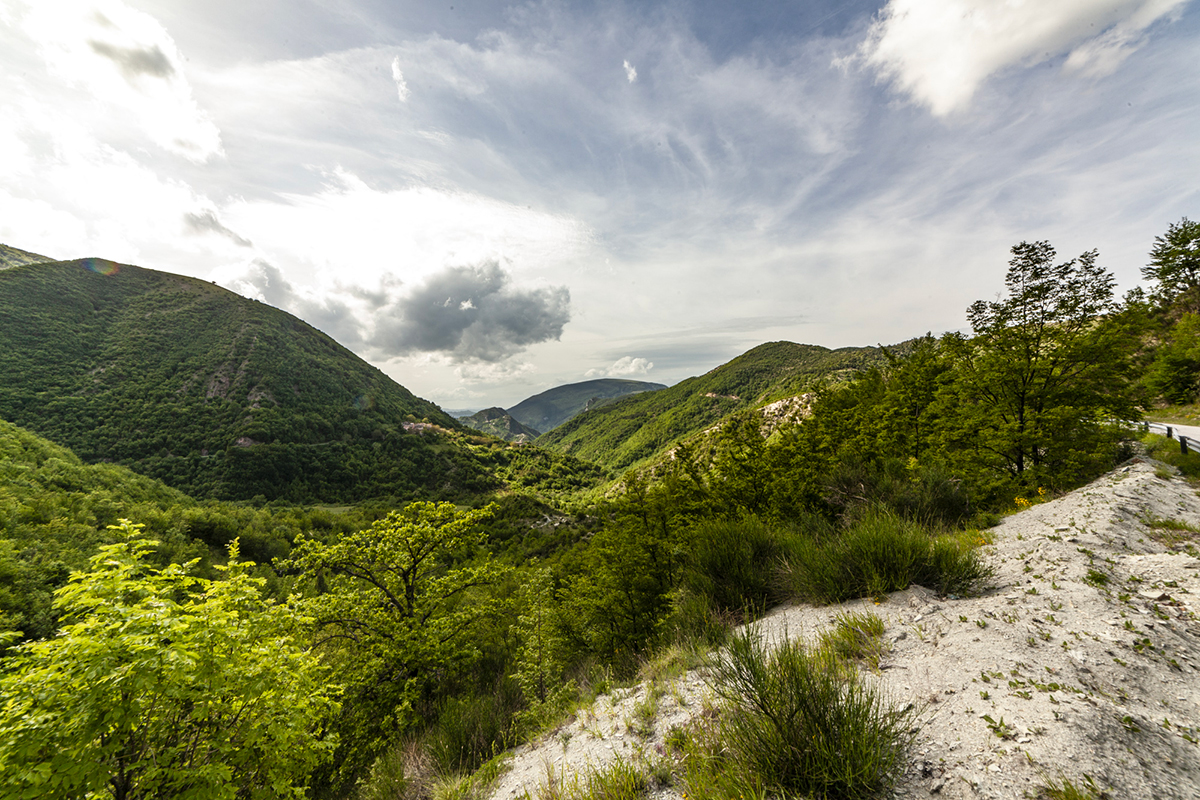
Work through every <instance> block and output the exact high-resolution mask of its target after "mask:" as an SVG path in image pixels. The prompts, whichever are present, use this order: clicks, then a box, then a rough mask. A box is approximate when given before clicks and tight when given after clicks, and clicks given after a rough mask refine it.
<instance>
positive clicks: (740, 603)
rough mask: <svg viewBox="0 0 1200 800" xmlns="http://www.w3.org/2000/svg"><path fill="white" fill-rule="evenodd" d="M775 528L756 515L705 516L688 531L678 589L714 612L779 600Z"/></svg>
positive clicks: (780, 547) (750, 608)
mask: <svg viewBox="0 0 1200 800" xmlns="http://www.w3.org/2000/svg"><path fill="white" fill-rule="evenodd" d="M782 555H783V543H782V541H781V536H780V532H779V531H778V530H777V529H776V528H775V527H773V526H771V525H768V524H767V523H766V522H764V521H762V520H760V519H758V518H757V517H744V518H742V519H737V520H730V519H708V520H704V521H702V522H700V523H699V524H698V525H697V526H696V528H695V530H693V531H692V534H691V538H690V541H689V552H688V555H687V562H686V566H685V567H684V571H683V581H682V582H683V588H684V589H685V590H686V591H688V592H691V593H692V594H694V595H697V596H699V597H703V598H704V599H705V600H706V601H707V603H708V605H709V606H710V607H711V608H713V609H714V610H716V611H717V612H723V613H743V612H746V611H747V610H748V611H750V612H754V611H761V610H762V609H763V608H766V607H767V606H769V605H771V604H772V603H773V602H775V601H777V600H780V599H782V592H781V591H780V586H779V581H778V578H777V576H776V574H775V570H774V565H775V564H776V562H778V561H779V559H780V558H781V557H782Z"/></svg>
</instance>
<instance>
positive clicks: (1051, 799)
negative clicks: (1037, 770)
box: [1038, 773, 1109, 800]
mask: <svg viewBox="0 0 1200 800" xmlns="http://www.w3.org/2000/svg"><path fill="white" fill-rule="evenodd" d="M1038 796H1039V797H1041V798H1045V800H1107V798H1108V796H1109V795H1108V792H1104V791H1101V789H1100V787H1099V786H1097V785H1096V782H1095V781H1093V780H1092V779H1091V777H1090V776H1088V775H1084V776H1083V781H1082V782H1080V783H1078V784H1076V783H1074V782H1073V781H1071V780H1070V779H1069V778H1067V777H1066V776H1065V775H1060V776H1059V777H1057V778H1051V777H1050V776H1049V775H1047V774H1045V773H1042V785H1041V787H1040V791H1039V793H1038Z"/></svg>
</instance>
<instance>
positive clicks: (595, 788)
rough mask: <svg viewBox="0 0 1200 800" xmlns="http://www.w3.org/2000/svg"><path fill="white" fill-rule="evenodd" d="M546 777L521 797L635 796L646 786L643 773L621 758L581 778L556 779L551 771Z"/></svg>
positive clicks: (603, 799)
mask: <svg viewBox="0 0 1200 800" xmlns="http://www.w3.org/2000/svg"><path fill="white" fill-rule="evenodd" d="M547 777H548V780H547V781H546V783H545V784H544V785H543V786H542V787H541V788H540V789H538V791H537V794H535V795H530V794H529V792H525V793H524V794H523V795H521V800H639V798H643V797H645V796H646V790H647V788H648V782H647V780H646V775H645V773H643V772H642V771H641V770H640V769H638V768H637V767H636V766H635V765H633V764H631V763H629V762H627V761H621V760H617V761H613V762H611V763H610V764H608V765H607V766H605V767H604V768H602V769H598V770H589V771H588V772H587V773H585V774H584V775H583V777H582V779H580V778H579V777H578V776H576V777H574V778H572V779H571V781H570V782H564V781H560V780H557V779H556V778H555V776H554V775H553V774H551V775H549V776H547Z"/></svg>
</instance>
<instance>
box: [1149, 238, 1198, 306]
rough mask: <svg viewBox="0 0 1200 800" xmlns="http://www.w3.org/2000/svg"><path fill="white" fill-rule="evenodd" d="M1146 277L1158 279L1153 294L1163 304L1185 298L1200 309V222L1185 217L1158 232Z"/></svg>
mask: <svg viewBox="0 0 1200 800" xmlns="http://www.w3.org/2000/svg"><path fill="white" fill-rule="evenodd" d="M1142 277H1144V278H1145V279H1146V280H1148V281H1155V282H1156V283H1157V286H1155V287H1154V290H1153V296H1154V298H1155V299H1156V300H1158V302H1159V303H1160V304H1161V305H1163V306H1168V305H1171V304H1173V303H1175V302H1176V301H1178V300H1183V301H1184V302H1185V303H1186V304H1187V305H1189V306H1190V308H1189V309H1187V310H1191V311H1200V222H1192V221H1191V220H1190V219H1188V218H1187V217H1184V218H1183V219H1181V220H1180V221H1179V222H1177V223H1172V224H1171V225H1168V226H1167V233H1166V235H1165V236H1155V237H1154V247H1153V248H1152V249H1151V250H1150V263H1149V264H1148V265H1146V266H1145V267H1143V268H1142Z"/></svg>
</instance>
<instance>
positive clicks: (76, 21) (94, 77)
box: [23, 0, 222, 162]
mask: <svg viewBox="0 0 1200 800" xmlns="http://www.w3.org/2000/svg"><path fill="white" fill-rule="evenodd" d="M23 28H24V30H25V33H26V34H27V35H29V36H30V38H31V39H33V41H35V42H37V43H38V46H39V48H40V51H41V55H42V58H43V60H44V61H45V63H46V66H47V68H48V69H49V71H50V72H51V73H52V74H54V75H56V76H57V77H58V78H59V79H61V80H63V81H64V82H65V83H67V84H69V85H73V86H80V87H82V88H84V89H85V90H87V91H88V92H89V93H91V95H92V96H93V97H95V98H96V99H97V100H100V101H101V102H102V103H104V104H106V105H108V106H109V107H111V108H113V109H115V110H119V111H120V112H121V113H122V114H123V115H125V116H128V117H131V118H132V119H133V120H135V121H136V122H137V123H138V124H139V125H140V127H141V128H142V130H143V131H144V132H145V134H146V135H147V136H149V137H150V139H151V140H152V141H153V142H154V143H155V144H157V145H158V146H160V147H162V148H163V149H165V150H168V151H170V152H173V153H176V154H179V155H182V156H184V157H186V158H188V159H190V160H192V161H196V162H203V161H206V160H208V159H209V158H210V157H212V156H214V155H219V154H221V153H222V149H221V135H220V131H219V130H218V129H217V126H216V125H215V124H213V122H212V120H211V119H210V118H209V116H208V114H206V113H205V112H204V111H202V110H201V109H200V107H199V106H198V105H197V103H196V100H195V98H194V97H193V95H192V88H191V84H189V83H188V81H187V78H186V77H185V76H184V74H183V56H182V55H181V54H180V52H179V48H178V47H176V45H175V41H174V39H172V38H171V36H170V34H168V33H167V31H166V29H165V28H163V26H162V25H161V24H160V23H159V22H158V20H156V19H155V18H154V17H152V16H150V15H149V14H146V13H144V12H142V11H138V10H136V9H134V8H131V7H129V6H128V5H126V4H125V3H123V2H120V0H50V1H49V2H42V1H39V2H38V3H36V4H33V3H31V4H30V10H29V13H28V14H27V15H26V17H25V20H24V25H23Z"/></svg>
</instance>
